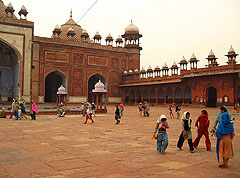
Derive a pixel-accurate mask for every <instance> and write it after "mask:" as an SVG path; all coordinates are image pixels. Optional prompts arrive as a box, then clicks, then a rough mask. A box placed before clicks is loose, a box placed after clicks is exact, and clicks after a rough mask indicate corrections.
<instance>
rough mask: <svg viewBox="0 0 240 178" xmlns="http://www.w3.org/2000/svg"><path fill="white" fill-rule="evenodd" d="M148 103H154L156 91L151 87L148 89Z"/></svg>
mask: <svg viewBox="0 0 240 178" xmlns="http://www.w3.org/2000/svg"><path fill="white" fill-rule="evenodd" d="M150 103H156V92H155V90H154V89H153V88H152V89H151V91H150Z"/></svg>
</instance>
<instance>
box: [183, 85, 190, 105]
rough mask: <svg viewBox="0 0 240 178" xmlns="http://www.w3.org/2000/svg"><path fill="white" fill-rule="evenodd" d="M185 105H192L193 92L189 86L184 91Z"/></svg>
mask: <svg viewBox="0 0 240 178" xmlns="http://www.w3.org/2000/svg"><path fill="white" fill-rule="evenodd" d="M184 103H186V104H191V103H192V91H191V88H190V87H189V86H187V87H186V88H185V90H184Z"/></svg>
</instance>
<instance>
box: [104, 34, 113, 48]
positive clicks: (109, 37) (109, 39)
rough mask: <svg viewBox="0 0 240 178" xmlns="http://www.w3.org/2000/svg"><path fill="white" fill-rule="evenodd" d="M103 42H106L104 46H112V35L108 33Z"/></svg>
mask: <svg viewBox="0 0 240 178" xmlns="http://www.w3.org/2000/svg"><path fill="white" fill-rule="evenodd" d="M105 41H106V45H108V46H112V45H113V37H112V35H111V34H110V33H109V34H108V36H107V37H106V39H105Z"/></svg>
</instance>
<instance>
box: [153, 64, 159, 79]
mask: <svg viewBox="0 0 240 178" xmlns="http://www.w3.org/2000/svg"><path fill="white" fill-rule="evenodd" d="M160 73H161V69H160V67H159V66H158V65H156V67H155V69H154V76H155V77H160V75H161V74H160Z"/></svg>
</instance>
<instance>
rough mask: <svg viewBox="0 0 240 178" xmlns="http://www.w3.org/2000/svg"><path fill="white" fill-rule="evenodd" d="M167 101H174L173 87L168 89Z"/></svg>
mask: <svg viewBox="0 0 240 178" xmlns="http://www.w3.org/2000/svg"><path fill="white" fill-rule="evenodd" d="M166 103H173V92H172V89H171V88H167V91H166Z"/></svg>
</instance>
